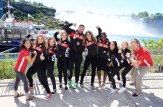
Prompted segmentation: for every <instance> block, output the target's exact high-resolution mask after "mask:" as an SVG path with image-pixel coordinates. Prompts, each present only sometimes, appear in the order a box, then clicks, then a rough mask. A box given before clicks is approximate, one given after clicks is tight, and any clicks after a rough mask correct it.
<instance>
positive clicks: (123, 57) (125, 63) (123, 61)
mask: <svg viewBox="0 0 163 107" xmlns="http://www.w3.org/2000/svg"><path fill="white" fill-rule="evenodd" d="M126 53H130V54H131V51H130V50H129V49H128V48H126V49H124V50H123V49H122V53H121V55H120V63H121V68H124V69H123V71H122V73H121V75H122V81H123V87H126V75H127V73H128V72H130V70H131V69H132V67H133V66H132V65H131V62H130V61H129V59H127V57H126Z"/></svg>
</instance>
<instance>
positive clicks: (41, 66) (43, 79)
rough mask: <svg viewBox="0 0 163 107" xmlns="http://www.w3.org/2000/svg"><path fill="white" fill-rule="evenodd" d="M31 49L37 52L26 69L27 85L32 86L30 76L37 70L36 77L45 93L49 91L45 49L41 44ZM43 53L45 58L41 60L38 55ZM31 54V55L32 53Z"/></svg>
mask: <svg viewBox="0 0 163 107" xmlns="http://www.w3.org/2000/svg"><path fill="white" fill-rule="evenodd" d="M33 51H36V52H37V56H36V59H35V62H34V63H33V65H32V66H31V67H30V68H29V69H28V71H27V74H26V75H27V78H28V81H29V86H30V87H33V79H32V76H33V75H34V74H35V73H36V72H37V75H38V79H39V81H40V83H41V84H42V85H43V87H44V88H45V90H46V91H47V93H49V94H50V93H51V91H50V88H49V85H48V82H47V75H46V60H47V59H48V58H47V51H46V48H45V47H44V46H43V44H38V45H37V46H36V47H35V48H33ZM41 54H43V56H44V57H45V60H43V61H41V59H40V55H41ZM32 56H33V55H32Z"/></svg>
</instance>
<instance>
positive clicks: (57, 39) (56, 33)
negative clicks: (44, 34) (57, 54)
mask: <svg viewBox="0 0 163 107" xmlns="http://www.w3.org/2000/svg"><path fill="white" fill-rule="evenodd" d="M59 33H60V31H57V32H55V34H54V38H55V40H56V41H57V42H58V41H59V38H58V37H57V36H58V34H59Z"/></svg>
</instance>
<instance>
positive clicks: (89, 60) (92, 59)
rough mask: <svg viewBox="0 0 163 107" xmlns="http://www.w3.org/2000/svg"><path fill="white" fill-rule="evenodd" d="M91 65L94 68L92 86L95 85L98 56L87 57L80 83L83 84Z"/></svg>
mask: <svg viewBox="0 0 163 107" xmlns="http://www.w3.org/2000/svg"><path fill="white" fill-rule="evenodd" d="M90 64H91V67H92V75H91V84H93V83H94V79H95V75H96V67H97V57H96V56H95V57H86V59H85V62H84V69H83V72H82V75H81V81H80V83H83V80H84V77H85V75H86V72H87V70H88V67H89V66H90Z"/></svg>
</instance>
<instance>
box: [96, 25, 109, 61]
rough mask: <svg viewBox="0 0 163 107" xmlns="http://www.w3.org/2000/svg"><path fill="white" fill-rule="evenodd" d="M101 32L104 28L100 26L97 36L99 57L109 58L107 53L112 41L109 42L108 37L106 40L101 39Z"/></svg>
mask: <svg viewBox="0 0 163 107" xmlns="http://www.w3.org/2000/svg"><path fill="white" fill-rule="evenodd" d="M101 32H102V29H101V28H99V29H98V35H97V37H96V38H97V46H98V57H102V58H105V59H107V58H108V56H107V53H108V51H109V47H110V42H109V39H108V38H106V40H105V41H103V40H102V39H101Z"/></svg>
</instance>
